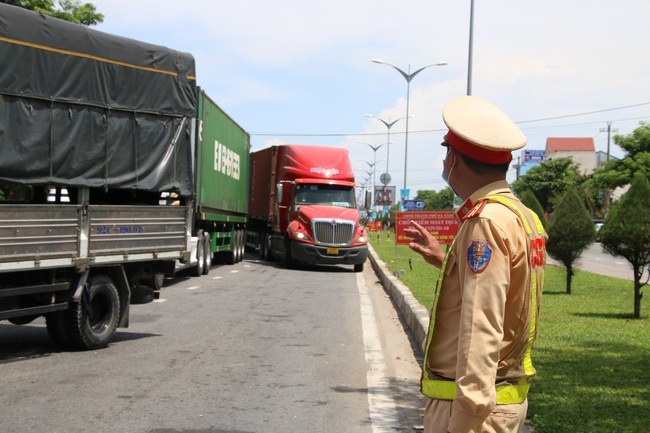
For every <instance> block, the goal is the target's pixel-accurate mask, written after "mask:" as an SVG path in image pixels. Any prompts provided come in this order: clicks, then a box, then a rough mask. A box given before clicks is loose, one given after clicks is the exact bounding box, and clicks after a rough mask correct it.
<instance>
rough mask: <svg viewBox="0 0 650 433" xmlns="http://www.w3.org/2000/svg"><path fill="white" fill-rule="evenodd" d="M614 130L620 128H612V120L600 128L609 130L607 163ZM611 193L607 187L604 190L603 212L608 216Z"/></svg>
mask: <svg viewBox="0 0 650 433" xmlns="http://www.w3.org/2000/svg"><path fill="white" fill-rule="evenodd" d="M612 131H613V132H617V131H618V129H612V122H607V129H605V128H601V129H600V132H607V159H606V160H605V161H606V162H605V163H607V162H609V145H610V142H611V138H612ZM609 195H610V191H609V189H606V190H605V191H604V197H603V214H604V215H603V216H607V214H608V213H609Z"/></svg>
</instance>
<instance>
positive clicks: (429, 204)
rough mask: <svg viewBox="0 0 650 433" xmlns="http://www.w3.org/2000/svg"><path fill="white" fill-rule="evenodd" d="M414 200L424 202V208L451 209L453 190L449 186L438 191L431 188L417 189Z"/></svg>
mask: <svg viewBox="0 0 650 433" xmlns="http://www.w3.org/2000/svg"><path fill="white" fill-rule="evenodd" d="M415 199H416V200H422V201H423V202H424V209H425V210H436V211H438V210H452V209H453V208H454V192H453V191H452V190H451V188H450V187H447V188H445V189H442V190H440V191H438V192H436V191H431V190H422V191H418V193H417V195H416V196H415Z"/></svg>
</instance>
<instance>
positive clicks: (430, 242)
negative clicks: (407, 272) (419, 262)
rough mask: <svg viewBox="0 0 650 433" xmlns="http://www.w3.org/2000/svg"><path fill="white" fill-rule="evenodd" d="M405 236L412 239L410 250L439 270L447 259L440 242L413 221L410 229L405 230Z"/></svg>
mask: <svg viewBox="0 0 650 433" xmlns="http://www.w3.org/2000/svg"><path fill="white" fill-rule="evenodd" d="M404 234H405V235H406V236H409V237H410V238H411V242H410V243H409V248H411V249H412V250H413V251H415V252H416V253H418V254H419V255H421V256H422V257H423V258H424V261H425V262H427V263H429V264H432V265H433V266H435V267H437V268H439V267H441V266H442V261H443V260H444V259H445V252H444V251H443V250H442V247H441V246H440V242H438V239H436V238H435V237H434V236H433V235H432V234H431V233H429V232H428V231H427V230H426V229H425V228H424V227H422V226H421V225H420V224H418V223H416V222H415V221H413V220H411V225H410V226H409V228H407V229H404Z"/></svg>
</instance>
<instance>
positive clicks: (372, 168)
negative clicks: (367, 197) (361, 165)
mask: <svg viewBox="0 0 650 433" xmlns="http://www.w3.org/2000/svg"><path fill="white" fill-rule="evenodd" d="M366 144H367V143H366ZM381 146H383V144H382V145H381ZM381 146H379V147H381ZM379 147H377V149H379ZM376 155H377V153H376V152H375V160H374V162H373V163H372V164H371V163H369V162H368V161H366V160H363V159H361V158H357V159H358V160H359V161H361V162H365V163H366V164H368V166H369V167H370V170H371V173H372V174H371V176H372V186H371V188H372V189H371V191H372V205H373V206H374V204H375V187H376V185H377V183H376V180H377V176H376V172H375V166H376V165H377V162H378V161H377V158H376ZM364 171H366V170H364ZM366 173H367V171H366Z"/></svg>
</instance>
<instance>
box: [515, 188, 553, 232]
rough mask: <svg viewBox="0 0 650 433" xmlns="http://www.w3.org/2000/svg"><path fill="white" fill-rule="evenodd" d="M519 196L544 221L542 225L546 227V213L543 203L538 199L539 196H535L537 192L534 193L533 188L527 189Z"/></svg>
mask: <svg viewBox="0 0 650 433" xmlns="http://www.w3.org/2000/svg"><path fill="white" fill-rule="evenodd" d="M519 198H520V200H521V202H522V203H523V204H524V205H526V207H527V208H528V209H530V210H532V211H533V212H535V213H536V214H537V217H538V218H539V220H540V221H541V222H542V225H543V226H544V227H546V223H547V220H546V214H545V212H544V208H542V205H541V204H540V203H539V200H537V197H535V194H533V192H532V191H531V190H529V189H527V190H525V191H524V192H522V193H521V196H520V197H519Z"/></svg>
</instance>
